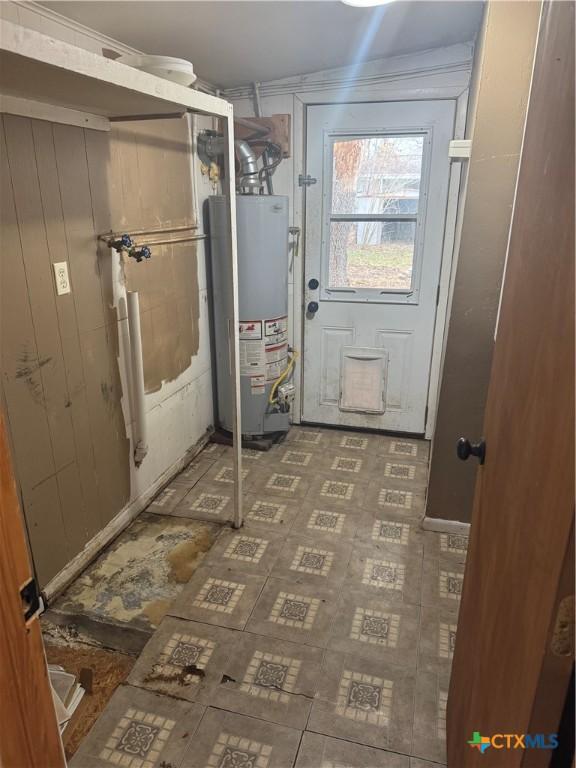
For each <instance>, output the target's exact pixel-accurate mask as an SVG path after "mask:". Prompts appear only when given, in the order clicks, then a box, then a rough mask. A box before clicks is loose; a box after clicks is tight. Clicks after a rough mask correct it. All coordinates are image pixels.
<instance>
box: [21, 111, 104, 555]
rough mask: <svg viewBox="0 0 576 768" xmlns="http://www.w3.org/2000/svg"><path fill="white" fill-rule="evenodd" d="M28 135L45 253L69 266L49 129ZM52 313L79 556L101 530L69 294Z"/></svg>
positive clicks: (69, 513) (65, 482)
mask: <svg viewBox="0 0 576 768" xmlns="http://www.w3.org/2000/svg"><path fill="white" fill-rule="evenodd" d="M32 134H33V137H34V147H35V151H36V166H37V170H38V181H39V185H40V194H41V197H42V208H43V211H44V222H45V226H46V238H47V243H48V251H49V253H50V258H51V260H52V261H62V260H66V261H68V260H69V255H68V244H67V242H66V233H65V230H64V213H63V211H62V203H61V199H60V187H59V185H58V172H57V167H56V154H55V149H54V135H53V131H52V125H51V124H50V123H47V122H44V121H39V120H34V121H33V122H32ZM72 291H74V285H72ZM56 309H57V313H58V325H59V334H60V339H61V342H62V354H63V358H64V362H65V370H66V380H67V385H68V393H69V399H68V403H67V408H68V411H69V413H70V418H71V420H72V425H73V433H74V444H75V462H74V464H73V466H74V467H75V468H76V473H77V479H76V480H75V479H74V478H73V470H72V467H68V468H66V469H65V470H64V471H63V472H61V473H60V474H59V480H58V483H59V487H60V492H61V499H62V517H63V520H64V526H65V528H66V531H67V535H68V537H69V540H70V546H71V548H72V550H74V552H78V551H79V550H80V549H81V548H82V546H83V545H84V544H85V543H86V541H88V540H89V539H90V538H92V536H94V534H96V533H97V532H98V531H99V530H100V515H99V500H98V492H97V486H96V476H95V461H94V451H93V449H92V436H91V434H90V424H89V420H88V402H87V399H86V389H85V386H84V369H83V363H82V354H81V349H80V338H79V335H78V321H77V318H76V307H75V304H74V295H73V293H69V294H65V295H63V296H59V297H58V298H57V301H56ZM64 478H65V479H64ZM68 500H73V501H70V502H69V501H68Z"/></svg>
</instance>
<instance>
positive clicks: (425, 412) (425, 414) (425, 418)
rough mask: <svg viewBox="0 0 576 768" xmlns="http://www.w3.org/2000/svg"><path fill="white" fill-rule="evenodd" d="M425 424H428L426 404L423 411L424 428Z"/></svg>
mask: <svg viewBox="0 0 576 768" xmlns="http://www.w3.org/2000/svg"><path fill="white" fill-rule="evenodd" d="M427 424H428V406H426V410H425V411H424V429H426V425H427Z"/></svg>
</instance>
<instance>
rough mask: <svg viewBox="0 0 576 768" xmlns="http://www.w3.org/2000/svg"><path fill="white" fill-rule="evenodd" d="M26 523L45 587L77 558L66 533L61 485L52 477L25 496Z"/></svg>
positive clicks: (41, 581)
mask: <svg viewBox="0 0 576 768" xmlns="http://www.w3.org/2000/svg"><path fill="white" fill-rule="evenodd" d="M24 504H25V513H26V523H27V528H28V537H29V539H30V548H31V550H32V553H33V555H34V569H35V571H36V573H37V575H38V580H39V582H40V584H41V585H42V584H46V583H48V581H49V580H50V579H51V578H52V576H54V575H55V574H56V573H58V571H60V570H62V568H64V566H65V565H66V563H67V562H68V561H69V560H70V559H71V558H72V557H73V556H74V553H73V551H72V549H71V547H70V544H69V542H68V537H67V536H66V535H65V532H64V523H63V520H62V504H61V501H60V492H59V488H58V481H57V479H56V476H55V475H53V476H52V477H49V478H48V479H47V480H44V481H43V482H41V483H40V485H37V486H35V487H34V488H31V489H29V490H28V492H27V493H26V494H25V496H24Z"/></svg>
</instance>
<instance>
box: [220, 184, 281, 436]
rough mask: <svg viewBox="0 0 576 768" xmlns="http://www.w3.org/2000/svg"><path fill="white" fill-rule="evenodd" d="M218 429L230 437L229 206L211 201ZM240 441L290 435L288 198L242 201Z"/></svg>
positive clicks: (238, 219) (239, 217)
mask: <svg viewBox="0 0 576 768" xmlns="http://www.w3.org/2000/svg"><path fill="white" fill-rule="evenodd" d="M209 214H210V240H211V248H210V250H211V260H212V282H213V291H214V335H215V348H216V379H217V391H218V416H219V422H220V423H219V426H220V427H221V428H222V429H224V430H227V431H232V429H233V423H232V400H233V396H234V392H233V389H232V381H231V378H230V358H229V341H228V340H229V325H230V324H231V322H232V306H231V295H232V291H231V285H230V282H231V275H230V261H229V251H228V248H227V246H228V240H227V238H228V224H227V211H226V203H225V198H224V197H223V196H214V197H211V198H209ZM236 230H237V242H238V303H239V319H240V323H239V329H238V331H239V336H240V390H241V405H242V435H243V437H244V438H248V439H250V438H254V437H259V436H269V435H270V434H271V433H278V432H280V433H282V432H287V431H288V429H289V426H290V425H289V416H288V411H289V410H290V403H291V401H292V397H293V385H292V384H291V383H290V381H289V375H288V374H289V372H290V353H289V350H288V198H287V197H283V196H279V195H267V194H239V195H238V196H237V197H236Z"/></svg>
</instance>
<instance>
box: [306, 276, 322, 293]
mask: <svg viewBox="0 0 576 768" xmlns="http://www.w3.org/2000/svg"><path fill="white" fill-rule="evenodd" d="M319 285H320V283H319V282H318V280H316V278H315V277H313V278H312V279H311V280H309V281H308V288H310V290H311V291H315V290H316V289H317V288H318V286H319Z"/></svg>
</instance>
